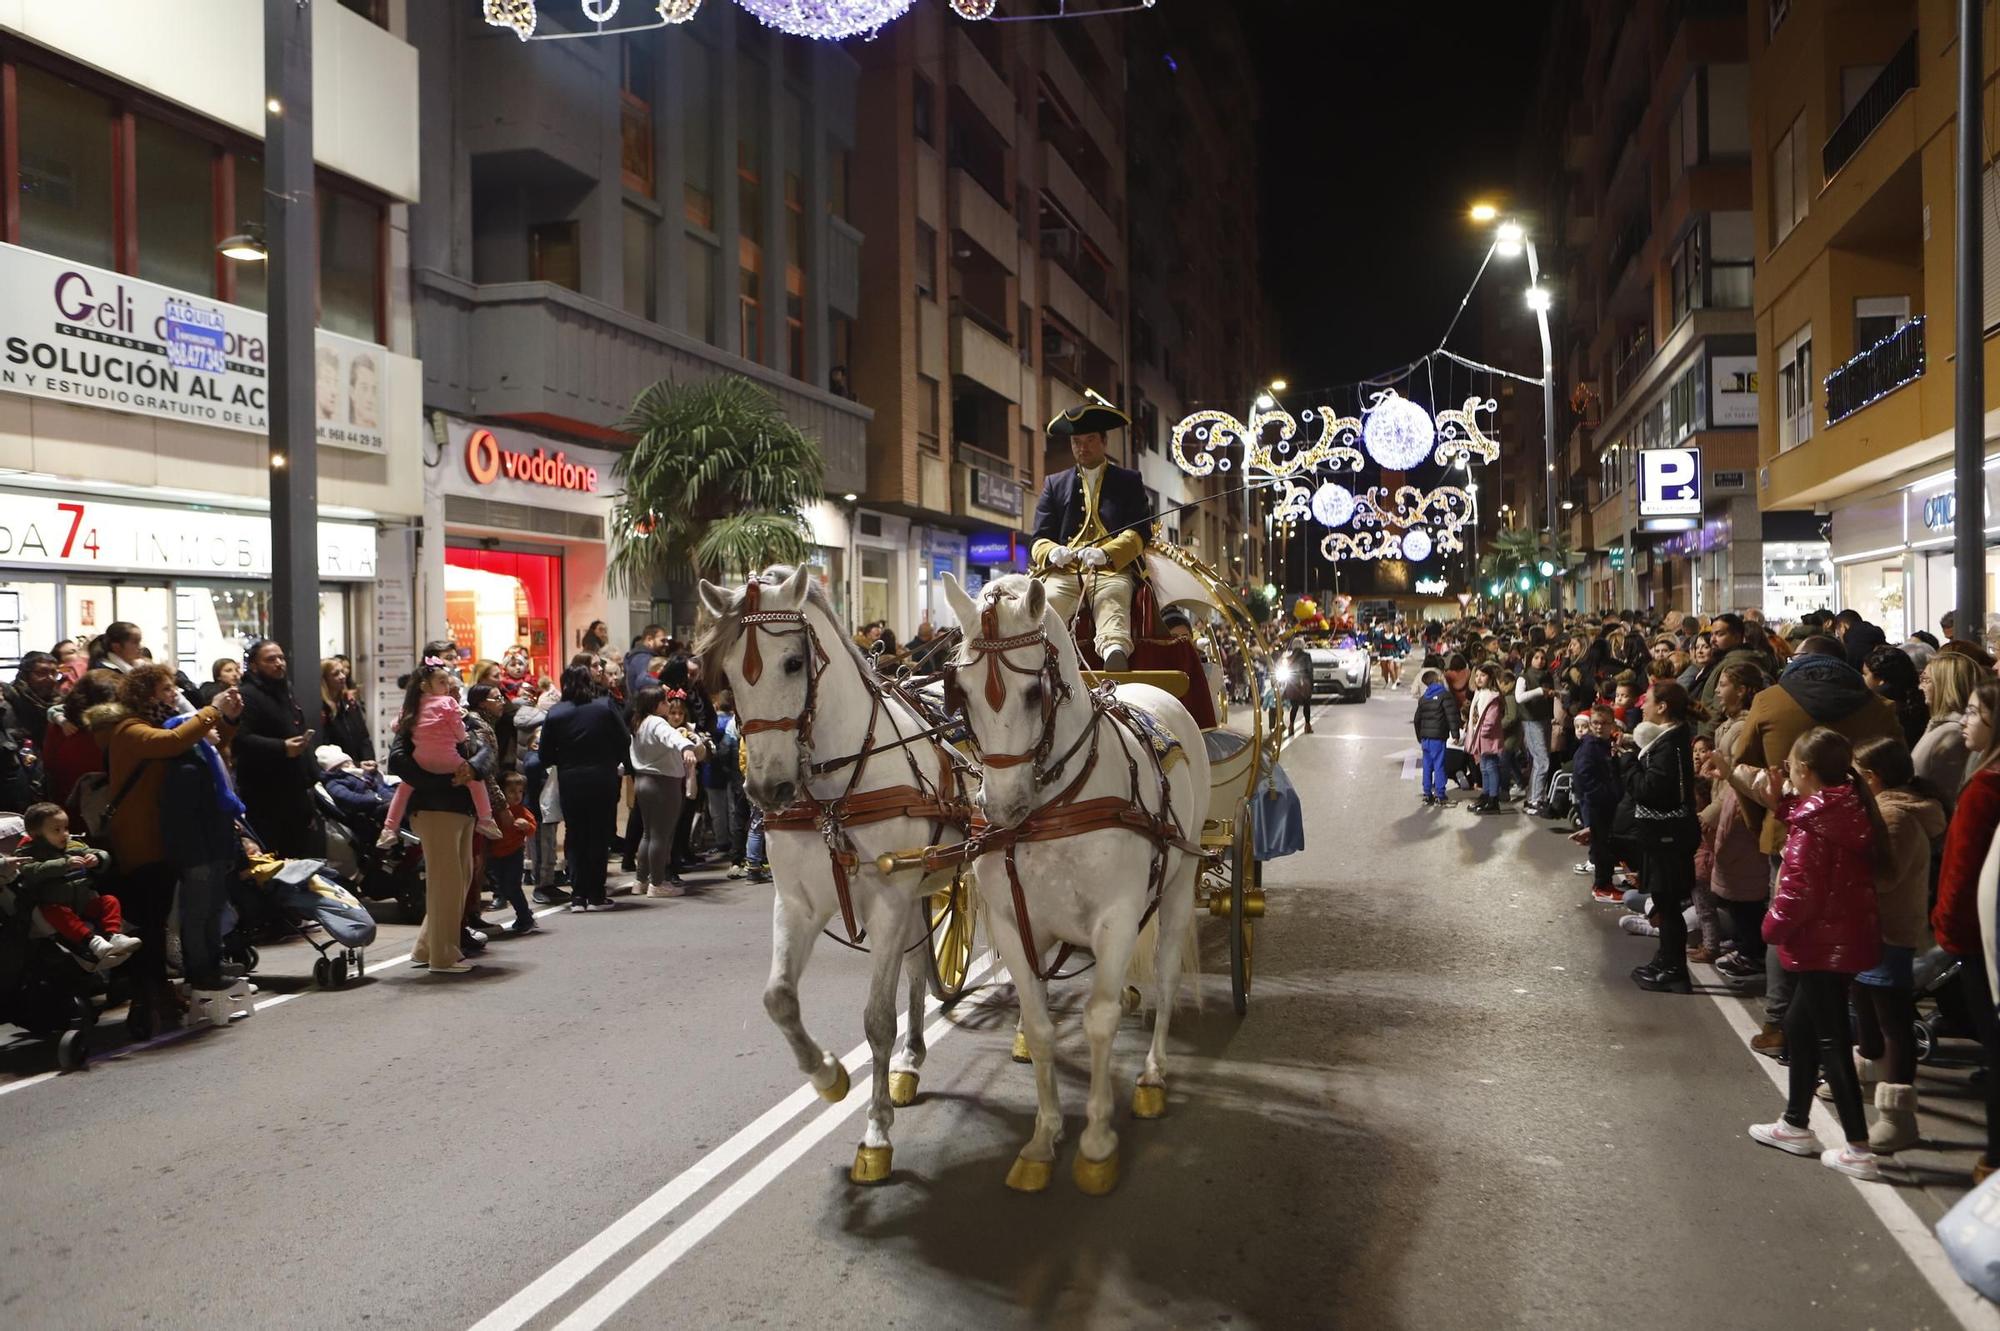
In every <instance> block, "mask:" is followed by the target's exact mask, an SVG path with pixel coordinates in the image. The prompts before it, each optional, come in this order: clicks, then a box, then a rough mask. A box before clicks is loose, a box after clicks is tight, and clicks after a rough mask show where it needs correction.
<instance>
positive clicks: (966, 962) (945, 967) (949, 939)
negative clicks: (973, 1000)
mask: <svg viewBox="0 0 2000 1331" xmlns="http://www.w3.org/2000/svg"><path fill="white" fill-rule="evenodd" d="M978 923H979V912H978V910H977V909H976V908H975V906H974V903H973V897H972V884H971V883H970V882H967V881H966V880H964V879H960V880H959V881H957V882H955V883H951V884H949V885H947V886H946V887H945V888H944V889H943V890H941V891H938V892H933V893H931V895H929V896H927V897H925V898H924V924H925V925H926V926H928V927H929V929H930V931H931V938H930V943H931V946H930V990H931V997H932V998H935V999H936V1000H937V1001H938V1003H939V1004H940V1005H941V1006H943V1007H945V1008H950V1007H951V1006H952V1005H953V1004H954V1003H956V1002H958V1000H959V999H961V998H963V997H965V988H966V985H965V979H966V972H967V971H969V970H970V969H971V967H972V937H973V931H974V930H975V929H976V928H977V927H978Z"/></svg>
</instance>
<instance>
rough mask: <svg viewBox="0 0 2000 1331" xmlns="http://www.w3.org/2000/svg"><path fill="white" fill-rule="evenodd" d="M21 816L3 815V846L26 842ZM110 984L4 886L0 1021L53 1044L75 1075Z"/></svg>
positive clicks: (59, 1061) (0, 891)
mask: <svg viewBox="0 0 2000 1331" xmlns="http://www.w3.org/2000/svg"><path fill="white" fill-rule="evenodd" d="M22 830H23V829H22V826H21V820H20V818H19V817H18V816H16V815H13V814H7V815H4V816H0V845H6V846H9V847H11V846H13V845H15V844H17V843H18V842H19V841H20V840H21V836H22ZM109 993H110V982H109V980H108V979H107V978H106V976H105V975H104V974H102V973H99V972H96V971H89V970H85V969H83V968H82V967H80V966H78V965H77V964H76V959H75V957H74V956H72V955H71V954H70V952H69V950H68V949H67V948H65V947H64V946H63V945H62V941H61V940H60V939H59V938H57V937H56V934H55V931H54V930H53V929H51V928H50V927H49V926H48V925H47V924H46V923H44V922H43V920H42V918H41V916H40V915H38V914H37V913H36V912H35V910H34V909H33V908H32V907H30V906H29V905H27V903H26V902H24V901H22V900H21V899H20V898H18V897H16V896H15V894H14V892H13V890H12V889H10V888H7V887H4V886H0V1022H7V1023H10V1024H12V1025H15V1026H19V1027H20V1028H21V1029H22V1030H24V1031H26V1032H27V1033H28V1034H29V1035H30V1036H32V1037H34V1038H35V1039H38V1040H52V1041H54V1042H55V1046H56V1066H57V1067H60V1068H61V1069H62V1070H63V1071H65V1072H74V1071H76V1070H77V1069H78V1068H81V1067H83V1066H84V1064H85V1063H86V1062H88V1061H89V1058H90V1039H91V1033H92V1031H93V1030H94V1029H95V1028H96V1026H97V1014H98V1010H99V1008H100V1007H101V1006H102V1005H103V1003H104V1001H105V999H106V997H107V996H108V994H109Z"/></svg>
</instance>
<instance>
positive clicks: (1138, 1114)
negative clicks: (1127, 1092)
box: [1132, 1082, 1167, 1118]
mask: <svg viewBox="0 0 2000 1331" xmlns="http://www.w3.org/2000/svg"><path fill="white" fill-rule="evenodd" d="M1166 1116H1167V1088H1166V1087H1164V1086H1148V1085H1146V1084H1145V1083H1144V1082H1140V1083H1139V1084H1138V1085H1137V1086H1134V1087H1133V1088H1132V1117H1133V1118H1165V1117H1166Z"/></svg>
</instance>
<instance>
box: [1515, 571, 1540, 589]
mask: <svg viewBox="0 0 2000 1331" xmlns="http://www.w3.org/2000/svg"><path fill="white" fill-rule="evenodd" d="M1514 585H1515V586H1517V587H1519V588H1520V589H1521V590H1522V591H1524V592H1531V591H1533V590H1534V589H1535V575H1534V574H1532V573H1529V572H1528V571H1527V570H1526V569H1523V570H1522V571H1521V576H1520V577H1518V578H1516V579H1514Z"/></svg>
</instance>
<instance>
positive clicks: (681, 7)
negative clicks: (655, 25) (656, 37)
mask: <svg viewBox="0 0 2000 1331" xmlns="http://www.w3.org/2000/svg"><path fill="white" fill-rule="evenodd" d="M654 8H656V9H657V10H659V13H660V21H661V22H662V23H686V22H687V21H688V20H689V19H691V18H693V17H694V16H695V11H696V10H698V9H700V8H701V0H660V3H659V4H658V5H656V6H654Z"/></svg>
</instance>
